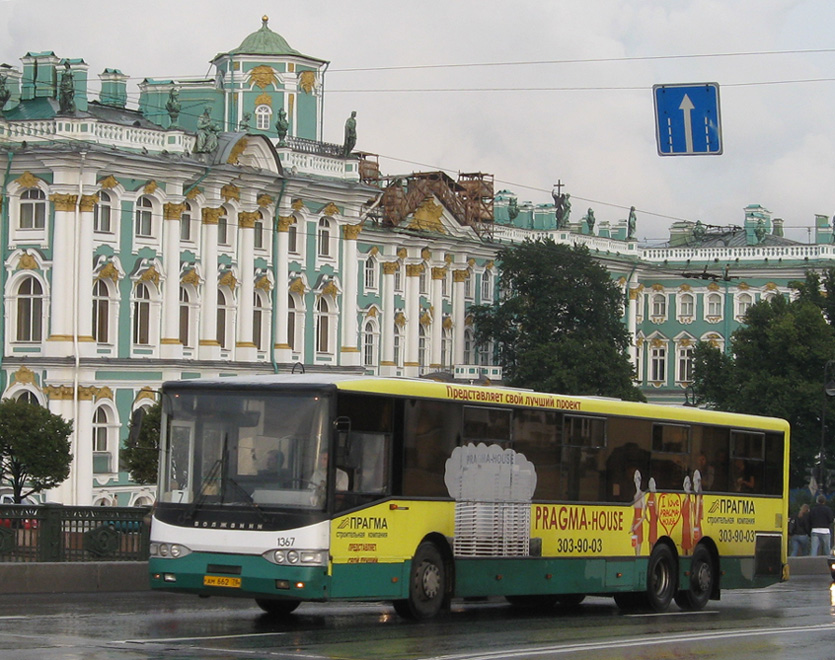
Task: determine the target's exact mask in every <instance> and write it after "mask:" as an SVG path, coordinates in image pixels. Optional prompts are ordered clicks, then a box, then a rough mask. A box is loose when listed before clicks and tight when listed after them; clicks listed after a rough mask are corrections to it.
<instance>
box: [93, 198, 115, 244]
mask: <svg viewBox="0 0 835 660" xmlns="http://www.w3.org/2000/svg"><path fill="white" fill-rule="evenodd" d="M112 212H113V200H112V199H111V197H110V193H109V192H105V191H104V190H101V191H99V199H98V201H97V202H96V203H95V204H94V205H93V231H94V232H96V233H99V234H112V233H113V225H112V219H111V216H112Z"/></svg>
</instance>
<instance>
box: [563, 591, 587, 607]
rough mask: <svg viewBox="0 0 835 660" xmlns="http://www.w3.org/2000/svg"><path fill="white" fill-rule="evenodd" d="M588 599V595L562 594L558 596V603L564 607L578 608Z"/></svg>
mask: <svg viewBox="0 0 835 660" xmlns="http://www.w3.org/2000/svg"><path fill="white" fill-rule="evenodd" d="M585 599H586V594H561V595H559V596H557V602H558V603H559V604H560V605H561V606H562V607H576V606H577V605H579V604H580V603H582V602H583V601H584V600H585Z"/></svg>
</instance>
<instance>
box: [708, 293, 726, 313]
mask: <svg viewBox="0 0 835 660" xmlns="http://www.w3.org/2000/svg"><path fill="white" fill-rule="evenodd" d="M705 312H706V315H707V316H709V317H711V318H721V317H722V296H721V295H720V294H718V293H709V294H708V295H707V297H706V298H705Z"/></svg>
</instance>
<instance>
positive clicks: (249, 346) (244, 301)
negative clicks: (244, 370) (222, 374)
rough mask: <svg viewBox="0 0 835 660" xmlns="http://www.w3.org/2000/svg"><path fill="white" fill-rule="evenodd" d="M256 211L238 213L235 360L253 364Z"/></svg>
mask: <svg viewBox="0 0 835 660" xmlns="http://www.w3.org/2000/svg"><path fill="white" fill-rule="evenodd" d="M260 215H261V214H260V213H259V212H258V211H251V212H247V211H243V212H239V213H238V227H239V229H238V265H239V267H240V276H241V277H240V279H241V289H240V293H239V295H240V300H238V337H237V345H236V352H237V355H236V356H235V358H236V359H237V360H243V361H245V362H254V361H255V360H256V358H257V357H258V355H257V353H258V351H257V348H256V345H255V342H254V341H253V336H252V328H253V324H252V315H253V310H254V296H255V258H254V255H255V221H256V220H257V219H258V218H259V217H260Z"/></svg>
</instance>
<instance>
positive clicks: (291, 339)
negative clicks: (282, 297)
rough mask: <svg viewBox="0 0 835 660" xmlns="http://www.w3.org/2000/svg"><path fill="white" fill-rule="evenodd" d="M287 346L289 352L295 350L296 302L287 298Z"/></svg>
mask: <svg viewBox="0 0 835 660" xmlns="http://www.w3.org/2000/svg"><path fill="white" fill-rule="evenodd" d="M287 298H288V300H287V344H288V346H290V350H291V351H295V350H296V301H295V300H293V296H291V295H288V296H287Z"/></svg>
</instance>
